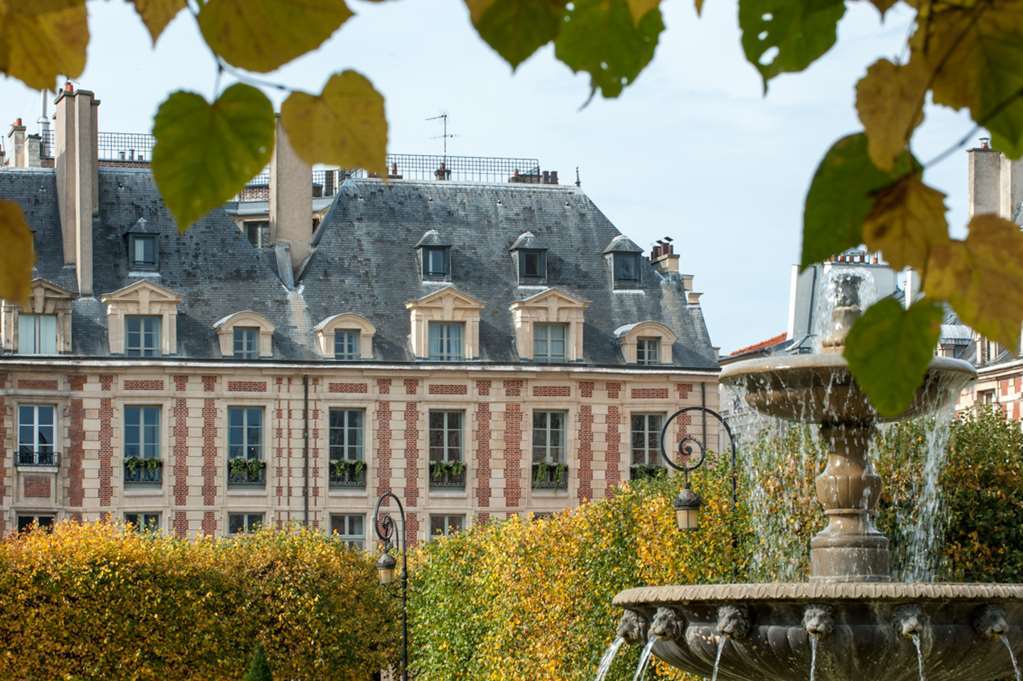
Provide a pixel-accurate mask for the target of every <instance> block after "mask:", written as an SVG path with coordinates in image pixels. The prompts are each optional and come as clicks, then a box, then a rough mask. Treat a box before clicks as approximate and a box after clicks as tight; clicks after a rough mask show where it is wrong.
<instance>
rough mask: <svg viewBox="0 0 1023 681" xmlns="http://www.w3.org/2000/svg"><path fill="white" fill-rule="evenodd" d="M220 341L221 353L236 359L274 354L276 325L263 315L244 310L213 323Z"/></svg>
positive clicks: (257, 357) (256, 357)
mask: <svg viewBox="0 0 1023 681" xmlns="http://www.w3.org/2000/svg"><path fill="white" fill-rule="evenodd" d="M213 328H214V329H215V330H216V332H217V338H218V340H219V342H220V353H221V354H222V355H224V357H234V358H235V359H259V358H260V357H272V356H273V337H274V329H275V327H274V325H273V324H271V323H270V320H268V319H267V318H266V317H264V316H263V315H261V314H259V313H258V312H253V311H252V310H244V311H242V312H235V313H234V314H232V315H228V316H226V317H224V318H223V319H221V320H218V321H217V322H216V323H214V324H213Z"/></svg>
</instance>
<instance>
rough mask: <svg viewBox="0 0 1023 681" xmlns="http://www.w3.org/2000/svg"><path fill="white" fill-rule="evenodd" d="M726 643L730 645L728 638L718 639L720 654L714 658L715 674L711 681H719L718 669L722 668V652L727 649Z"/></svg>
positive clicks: (721, 637)
mask: <svg viewBox="0 0 1023 681" xmlns="http://www.w3.org/2000/svg"><path fill="white" fill-rule="evenodd" d="M726 643H728V637H727V636H720V637H718V654H717V655H715V656H714V674H713V675H712V676H711V677H710V681H718V668H719V667H720V666H721V652H722V651H723V650H724V649H725V644H726Z"/></svg>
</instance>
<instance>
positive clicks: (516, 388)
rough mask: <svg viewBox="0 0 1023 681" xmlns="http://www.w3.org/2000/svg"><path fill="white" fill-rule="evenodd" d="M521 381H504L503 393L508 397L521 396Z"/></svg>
mask: <svg viewBox="0 0 1023 681" xmlns="http://www.w3.org/2000/svg"><path fill="white" fill-rule="evenodd" d="M523 383H524V381H505V382H504V394H505V395H507V396H508V397H521V396H522V384H523Z"/></svg>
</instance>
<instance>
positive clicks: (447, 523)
mask: <svg viewBox="0 0 1023 681" xmlns="http://www.w3.org/2000/svg"><path fill="white" fill-rule="evenodd" d="M463 529H465V516H464V515H431V516H430V537H431V538H432V537H447V536H449V535H452V534H454V533H455V532H461V531H462V530H463Z"/></svg>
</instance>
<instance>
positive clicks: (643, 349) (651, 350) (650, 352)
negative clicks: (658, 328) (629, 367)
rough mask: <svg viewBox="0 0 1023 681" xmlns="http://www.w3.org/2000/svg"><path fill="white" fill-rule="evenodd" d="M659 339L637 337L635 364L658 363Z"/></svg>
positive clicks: (659, 355) (659, 353)
mask: <svg viewBox="0 0 1023 681" xmlns="http://www.w3.org/2000/svg"><path fill="white" fill-rule="evenodd" d="M660 363H661V339H660V338H639V339H637V340H636V364H660Z"/></svg>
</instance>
